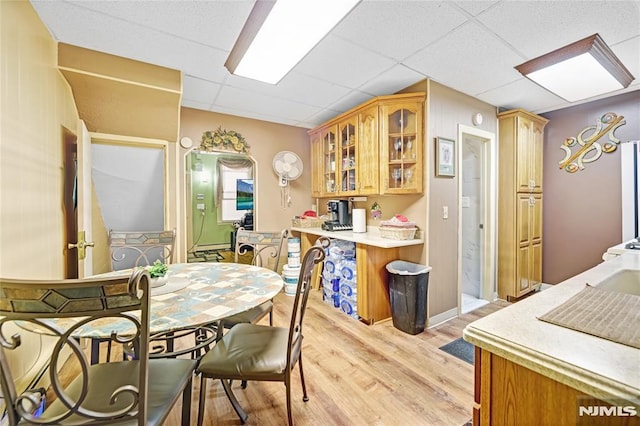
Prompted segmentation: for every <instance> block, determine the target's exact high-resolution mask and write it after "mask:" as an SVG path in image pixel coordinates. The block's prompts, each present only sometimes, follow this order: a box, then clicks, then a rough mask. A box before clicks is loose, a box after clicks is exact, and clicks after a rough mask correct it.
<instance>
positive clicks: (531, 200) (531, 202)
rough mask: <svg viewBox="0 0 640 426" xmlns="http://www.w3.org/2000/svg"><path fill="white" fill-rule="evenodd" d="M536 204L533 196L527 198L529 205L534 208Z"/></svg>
mask: <svg viewBox="0 0 640 426" xmlns="http://www.w3.org/2000/svg"><path fill="white" fill-rule="evenodd" d="M535 204H536V199H535V197H534V196H533V195H530V196H529V205H530V206H534V205H535Z"/></svg>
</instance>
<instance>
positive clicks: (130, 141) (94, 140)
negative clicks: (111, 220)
mask: <svg viewBox="0 0 640 426" xmlns="http://www.w3.org/2000/svg"><path fill="white" fill-rule="evenodd" d="M89 136H90V141H91V145H93V144H100V145H116V146H125V147H137V148H154V149H158V148H160V149H162V151H163V155H164V175H163V184H164V200H163V214H164V229H174V228H175V229H176V232H177V235H180V233H181V232H180V229H178V228H177V220H176V211H177V210H178V206H173V205H172V202H171V200H172V199H171V196H170V193H169V192H170V191H172V190H174V188H175V185H173V184H172V183H171V170H172V168H173V167H172V161H174V160H173V159H174V157H175V154H174V152H173V150H172V149H175V147H172V145H175V144H170V143H169V142H168V141H165V140H162V139H151V138H142V137H136V136H123V135H114V134H108V133H99V132H90V133H89ZM90 151H91V150H90V149H89V152H90ZM89 173H91V168H89ZM94 206H95V207H96V208H98V209H99V207H98V206H99V204H98V202H97V200H96V202H95V203H94ZM93 225H94V231H95V232H94V237H95V241H96V248H95V256H97V257H98V259H96V261H95V262H94V264H95V265H96V266H97V267H98V269H105V268H106V266H105V265H108V267H110V265H111V262H110V260H109V248H108V242H107V233H108V230H107V229H106V227H105V225H104V223H94V224H93ZM96 228H101V229H96ZM176 254H178V253H176ZM174 260H175V261H176V262H181V261H182V259H181V258H180V257H179V256H177V257H176V258H175V259H174ZM105 262H106V263H105ZM107 269H108V268H107ZM98 272H103V271H98Z"/></svg>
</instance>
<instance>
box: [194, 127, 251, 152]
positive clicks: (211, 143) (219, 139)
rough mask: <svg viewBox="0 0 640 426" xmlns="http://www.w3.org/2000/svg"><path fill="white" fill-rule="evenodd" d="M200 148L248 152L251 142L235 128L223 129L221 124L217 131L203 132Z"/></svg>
mask: <svg viewBox="0 0 640 426" xmlns="http://www.w3.org/2000/svg"><path fill="white" fill-rule="evenodd" d="M200 149H201V150H203V151H214V150H220V149H226V150H233V151H237V152H245V153H248V152H249V144H248V143H247V141H246V139H245V138H244V137H242V135H241V134H240V133H238V132H236V131H234V130H226V129H224V130H223V129H222V126H220V127H218V128H217V129H216V130H215V131H211V130H209V131H206V132H204V133H203V134H202V142H200Z"/></svg>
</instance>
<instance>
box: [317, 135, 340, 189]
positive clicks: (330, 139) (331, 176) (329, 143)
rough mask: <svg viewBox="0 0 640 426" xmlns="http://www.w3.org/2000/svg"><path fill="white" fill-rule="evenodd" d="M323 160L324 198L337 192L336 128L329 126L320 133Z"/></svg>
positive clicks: (337, 157)
mask: <svg viewBox="0 0 640 426" xmlns="http://www.w3.org/2000/svg"><path fill="white" fill-rule="evenodd" d="M321 138H322V158H323V167H322V169H323V182H324V188H323V192H324V195H325V196H332V195H334V194H336V193H337V192H338V185H339V182H338V176H339V175H338V161H340V159H339V156H338V146H337V139H336V126H329V127H327V128H326V129H323V130H322V132H321Z"/></svg>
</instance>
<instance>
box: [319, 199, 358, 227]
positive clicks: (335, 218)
mask: <svg viewBox="0 0 640 426" xmlns="http://www.w3.org/2000/svg"><path fill="white" fill-rule="evenodd" d="M327 210H328V211H329V215H330V216H331V220H328V221H326V222H324V223H323V224H322V229H324V230H326V231H349V230H351V229H353V226H352V225H351V212H350V211H349V201H347V200H329V201H328V202H327Z"/></svg>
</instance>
